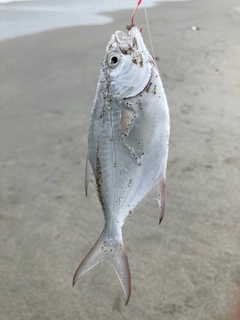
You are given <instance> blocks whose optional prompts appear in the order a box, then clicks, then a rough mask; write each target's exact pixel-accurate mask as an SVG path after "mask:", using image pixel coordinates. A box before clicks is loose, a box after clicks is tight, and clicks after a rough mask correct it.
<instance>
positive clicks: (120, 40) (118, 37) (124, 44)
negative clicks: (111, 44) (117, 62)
mask: <svg viewBox="0 0 240 320" xmlns="http://www.w3.org/2000/svg"><path fill="white" fill-rule="evenodd" d="M114 36H115V41H116V42H117V44H118V47H119V49H120V50H121V52H122V53H123V54H126V53H127V52H128V50H129V49H130V47H131V46H130V43H129V37H128V35H127V34H126V33H125V32H123V31H116V32H115V35H114Z"/></svg>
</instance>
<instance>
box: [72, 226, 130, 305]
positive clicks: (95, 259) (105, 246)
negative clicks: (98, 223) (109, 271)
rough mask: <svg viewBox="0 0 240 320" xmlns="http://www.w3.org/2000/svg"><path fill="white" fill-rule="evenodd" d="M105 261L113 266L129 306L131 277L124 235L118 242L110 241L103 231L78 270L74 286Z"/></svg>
mask: <svg viewBox="0 0 240 320" xmlns="http://www.w3.org/2000/svg"><path fill="white" fill-rule="evenodd" d="M104 260H108V261H110V262H111V263H112V264H113V266H114V269H115V271H116V274H117V276H118V279H119V281H120V283H121V285H122V288H123V292H124V295H125V298H126V300H125V305H127V303H128V301H129V299H130V295H131V275H130V270H129V265H128V260H127V256H126V254H125V250H124V246H123V241H122V235H120V240H119V238H118V241H116V240H112V239H111V240H109V239H108V238H107V237H106V234H105V232H104V231H103V233H102V234H101V236H100V238H99V239H98V241H97V242H96V243H95V245H94V246H93V247H92V249H91V250H90V251H89V253H88V254H87V255H86V257H85V258H84V259H83V261H82V262H81V263H80V265H79V267H78V268H77V270H76V272H75V274H74V277H73V286H74V285H75V283H76V282H77V280H78V279H79V278H80V277H81V276H82V275H83V274H84V273H86V272H87V271H89V270H91V269H92V268H93V267H95V266H96V265H97V264H99V263H100V262H102V261H104Z"/></svg>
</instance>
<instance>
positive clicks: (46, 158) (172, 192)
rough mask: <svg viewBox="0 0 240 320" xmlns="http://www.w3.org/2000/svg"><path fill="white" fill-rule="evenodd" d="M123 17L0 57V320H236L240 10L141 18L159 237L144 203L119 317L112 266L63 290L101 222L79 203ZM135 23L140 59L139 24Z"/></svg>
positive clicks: (43, 37) (174, 6)
mask: <svg viewBox="0 0 240 320" xmlns="http://www.w3.org/2000/svg"><path fill="white" fill-rule="evenodd" d="M130 15H131V12H129V11H123V12H117V13H114V14H112V16H113V17H114V23H112V24H109V25H105V26H88V27H77V28H67V29H61V30H55V31H49V32H44V33H41V34H37V35H33V36H26V37H21V38H16V39H11V40H6V41H3V42H1V43H0V61H1V64H0V76H1V77H0V81H1V85H0V97H1V98H0V150H1V151H0V177H1V184H0V243H1V246H0V261H1V263H0V283H1V285H0V310H1V311H0V319H1V320H16V319H19V320H30V319H31V320H38V319H39V320H47V319H49V320H50V319H51V320H53V319H58V320H63V319H71V320H73V319H83V320H88V319H99V320H100V319H104V320H105V319H114V320H118V319H131V320H133V319H134V320H139V319H152V320H155V319H156V320H159V319H167V320H175V319H176V320H182V319H187V320H192V319H195V320H200V319H201V320H208V319H209V320H213V319H218V320H225V319H229V315H230V314H233V313H232V310H231V307H232V306H233V305H235V300H234V299H235V296H236V293H237V290H238V284H239V283H240V153H239V151H240V150H239V140H240V33H239V30H240V5H239V1H237V0H229V1H225V0H208V1H207V0H203V1H200V0H195V1H192V2H182V3H179V2H178V3H164V4H159V5H158V6H157V7H156V8H153V9H149V10H148V16H149V22H150V27H151V35H152V42H153V45H154V50H155V55H156V56H157V57H158V66H159V69H160V73H161V77H162V80H163V83H164V86H165V90H166V94H167V97H168V102H169V107H170V111H171V139H170V154H169V162H168V171H167V208H166V214H165V217H164V220H163V222H162V224H161V226H160V227H159V226H158V218H159V214H158V209H157V204H156V203H155V202H149V203H146V204H145V205H144V206H142V207H141V208H140V209H139V210H138V211H136V212H134V214H133V215H132V216H131V218H130V219H129V220H128V221H127V223H126V224H125V226H124V228H123V234H124V243H125V247H126V251H127V254H128V258H129V263H130V268H131V274H132V296H131V299H130V302H129V305H128V306H127V307H124V296H123V293H122V289H121V287H120V284H119V281H118V279H117V277H116V275H115V272H114V270H113V268H112V266H111V265H109V264H108V263H102V264H100V265H98V266H97V267H96V268H94V269H93V270H91V272H89V273H87V274H86V275H85V276H84V277H82V278H81V279H80V280H79V281H78V282H77V284H76V286H75V287H74V288H72V287H71V281H72V276H73V274H74V272H75V269H76V268H77V266H78V264H79V263H80V261H81V260H82V258H83V257H84V256H85V254H86V253H87V252H88V250H89V249H90V247H91V246H92V245H93V244H94V242H95V241H96V239H97V238H98V236H99V235H100V232H101V231H102V228H103V222H104V221H103V215H102V213H101V209H100V204H99V203H98V200H97V197H96V194H95V191H94V187H90V191H89V197H88V198H85V195H84V167H85V157H86V144H87V133H88V125H89V116H90V111H91V106H92V101H93V98H94V95H95V89H96V84H97V81H98V76H99V68H100V64H101V60H102V56H103V54H104V52H105V47H106V44H107V42H108V40H109V38H110V36H111V34H112V33H113V32H115V31H116V30H117V29H123V30H124V27H125V24H126V23H128V22H129V21H128V18H129V17H130ZM136 23H137V24H138V25H143V36H144V39H145V42H146V44H147V45H148V46H149V40H148V33H147V28H146V25H145V19H144V12H143V10H140V11H139V12H138V14H137V16H136ZM192 26H197V27H199V28H200V29H199V30H198V31H193V30H192ZM93 39H94V40H93Z"/></svg>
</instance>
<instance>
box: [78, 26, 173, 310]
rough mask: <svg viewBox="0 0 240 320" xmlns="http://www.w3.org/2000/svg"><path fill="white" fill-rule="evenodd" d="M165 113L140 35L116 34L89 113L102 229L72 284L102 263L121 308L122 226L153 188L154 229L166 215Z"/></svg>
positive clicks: (127, 288)
mask: <svg viewBox="0 0 240 320" xmlns="http://www.w3.org/2000/svg"><path fill="white" fill-rule="evenodd" d="M169 131H170V125H169V110H168V104H167V100H166V96H165V93H164V89H163V86H162V82H161V79H160V75H159V72H158V69H157V67H156V65H155V62H154V60H153V58H152V57H151V55H150V54H149V52H148V50H147V48H146V47H145V44H144V42H143V39H142V36H141V32H140V30H139V29H138V28H137V27H135V26H132V27H131V28H129V31H128V34H125V33H123V32H122V31H116V32H115V34H114V35H112V37H111V39H110V42H109V43H108V45H107V48H106V55H105V56H104V58H103V62H102V66H101V70H100V76H99V81H98V85H97V90H96V95H95V99H94V103H93V107H92V112H91V119H90V127H89V135H88V160H87V166H88V168H87V169H86V175H87V176H86V179H85V181H86V192H87V185H88V179H89V178H88V175H89V173H88V172H89V170H90V168H91V169H92V172H93V175H94V177H95V182H96V189H97V192H98V197H99V201H100V203H101V206H102V210H103V213H104V217H105V225H104V229H103V231H102V234H101V235H100V237H99V239H98V240H97V242H96V243H95V245H94V246H93V248H92V249H91V250H90V252H89V253H88V254H87V256H86V257H85V258H84V259H83V261H82V262H81V264H80V265H79V267H78V269H77V270H76V273H75V275H74V279H73V284H75V282H76V281H77V279H78V278H79V277H80V276H82V275H83V274H84V273H85V272H87V271H89V270H90V269H92V268H93V267H94V266H96V265H97V264H98V263H99V262H101V261H103V260H108V261H110V262H111V263H112V264H113V266H114V268H115V271H116V273H117V276H118V278H119V280H120V283H121V285H122V288H123V291H124V294H125V298H126V304H127V303H128V301H129V298H130V295H131V276H130V270H129V265H128V260H127V256H126V253H125V250H124V245H123V239H122V226H123V224H124V223H125V221H126V220H127V218H128V217H129V216H130V214H131V212H132V211H133V210H134V209H135V208H136V207H137V206H138V205H139V204H140V203H141V202H142V201H143V200H144V199H145V198H146V196H147V194H148V193H149V192H150V191H151V190H152V189H153V188H155V189H156V190H157V194H156V195H155V197H154V198H156V200H158V203H159V209H160V221H161V220H162V218H163V214H164V210H165V185H166V167H167V157H168V141H169Z"/></svg>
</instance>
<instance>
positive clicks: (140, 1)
mask: <svg viewBox="0 0 240 320" xmlns="http://www.w3.org/2000/svg"><path fill="white" fill-rule="evenodd" d="M141 3H142V0H138V4H137V6H136V8H135V9H134V11H133V14H132V26H133V25H134V22H133V21H134V16H135V13H136V11H137V9H138V7H139V6H140V4H141Z"/></svg>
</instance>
